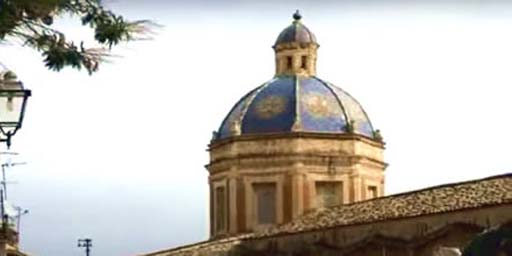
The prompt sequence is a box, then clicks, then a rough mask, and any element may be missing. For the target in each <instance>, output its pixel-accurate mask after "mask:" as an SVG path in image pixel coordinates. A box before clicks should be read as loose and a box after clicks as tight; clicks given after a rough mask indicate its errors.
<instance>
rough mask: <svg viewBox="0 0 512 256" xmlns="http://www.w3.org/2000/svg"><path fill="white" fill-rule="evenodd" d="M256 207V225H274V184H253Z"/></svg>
mask: <svg viewBox="0 0 512 256" xmlns="http://www.w3.org/2000/svg"><path fill="white" fill-rule="evenodd" d="M253 190H254V195H255V200H256V201H255V206H256V209H255V210H256V224H257V225H268V224H275V223H276V220H277V218H276V208H277V207H276V183H274V182H269V183H255V184H253Z"/></svg>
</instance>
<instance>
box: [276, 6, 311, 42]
mask: <svg viewBox="0 0 512 256" xmlns="http://www.w3.org/2000/svg"><path fill="white" fill-rule="evenodd" d="M293 19H294V21H293V23H292V24H291V25H290V26H288V27H286V28H285V29H284V30H283V31H282V32H281V33H280V34H279V36H278V37H277V40H276V42H275V44H274V46H276V45H278V44H281V43H292V42H297V43H314V44H317V42H316V37H315V35H314V34H313V33H312V32H311V31H310V30H309V29H308V28H307V27H306V26H304V24H302V22H301V21H300V20H301V19H302V16H301V15H300V13H299V11H297V12H295V14H293Z"/></svg>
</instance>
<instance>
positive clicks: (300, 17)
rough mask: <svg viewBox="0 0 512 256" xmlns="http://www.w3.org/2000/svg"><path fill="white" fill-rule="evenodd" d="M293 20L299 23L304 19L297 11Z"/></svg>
mask: <svg viewBox="0 0 512 256" xmlns="http://www.w3.org/2000/svg"><path fill="white" fill-rule="evenodd" d="M293 19H294V20H295V21H299V20H300V19H302V15H301V14H300V12H299V10H296V11H295V13H294V14H293Z"/></svg>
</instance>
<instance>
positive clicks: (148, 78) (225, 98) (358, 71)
mask: <svg viewBox="0 0 512 256" xmlns="http://www.w3.org/2000/svg"><path fill="white" fill-rule="evenodd" d="M181 2H184V1H124V0H117V1H115V2H114V3H110V4H109V5H110V6H111V7H112V8H114V10H116V11H118V12H120V13H123V14H124V15H125V16H126V17H128V18H131V19H141V18H142V19H152V20H154V21H156V22H158V23H159V24H161V25H163V27H162V28H161V29H158V31H157V32H158V34H157V35H156V36H155V39H154V40H152V41H144V42H134V43H130V44H126V45H122V46H120V47H117V48H115V49H114V52H113V53H114V54H117V55H120V56H122V57H119V58H115V59H113V60H112V63H106V64H104V65H103V66H101V70H100V72H99V73H97V74H95V75H93V76H88V75H87V74H86V72H81V73H79V72H77V71H75V70H71V69H66V70H63V71H62V72H60V73H55V72H51V71H48V70H46V69H45V68H44V66H43V64H42V62H41V57H40V56H39V54H38V53H36V52H35V51H33V50H31V49H26V48H22V47H19V46H17V45H16V44H12V45H1V46H0V61H1V62H2V63H3V64H4V65H6V66H7V67H9V68H10V69H12V70H14V71H15V72H16V73H17V74H18V77H19V78H20V80H22V81H23V82H24V84H25V86H26V87H28V88H30V89H32V90H33V97H32V98H31V99H30V102H29V103H28V108H27V112H26V120H25V123H24V127H23V129H22V130H20V131H19V133H18V134H17V135H16V136H15V137H14V138H13V147H12V150H13V151H16V152H20V153H21V156H20V157H18V159H17V160H20V161H27V162H29V164H28V165H26V166H23V167H17V168H13V169H11V170H10V171H9V173H8V178H9V179H10V180H13V181H17V184H12V185H10V186H9V197H10V199H12V201H14V202H15V203H16V204H18V205H21V206H22V207H24V208H28V209H29V210H30V214H28V215H26V216H24V217H23V219H22V237H21V245H22V248H23V249H24V250H25V251H27V252H29V253H30V254H32V255H41V256H55V255H70V256H71V255H84V252H83V250H82V249H79V248H76V240H77V239H78V238H83V237H91V238H92V239H93V246H94V247H93V248H92V255H94V256H118V255H119V256H121V255H123V256H124V255H135V254H137V253H143V252H150V251H154V250H159V249H165V248H170V247H174V246H178V245H182V244H187V243H191V242H197V241H201V240H205V239H207V238H208V220H207V219H208V202H207V200H208V190H207V188H208V183H207V172H206V170H205V168H204V165H205V164H207V162H208V154H207V152H206V148H207V144H208V142H209V140H210V138H211V134H212V131H213V130H216V129H218V127H219V125H220V123H221V121H222V120H223V118H224V116H225V115H226V114H227V113H228V111H229V110H230V108H231V107H232V106H233V104H235V103H236V101H237V100H238V99H239V98H240V97H242V96H243V95H244V94H245V93H246V92H248V91H249V90H251V89H253V88H255V87H256V86H258V85H260V84H262V83H263V82H265V81H267V80H270V79H271V78H272V76H273V75H274V56H273V50H272V48H271V46H272V44H273V43H274V41H275V39H276V37H277V35H278V34H279V32H280V31H281V30H282V29H283V28H285V27H286V26H288V25H289V24H290V23H291V21H292V19H291V15H292V13H293V12H294V11H295V9H300V10H301V12H302V14H303V22H304V24H305V25H306V26H307V27H308V28H309V29H310V30H312V31H313V32H314V33H315V35H316V37H317V39H318V42H319V44H320V45H321V47H320V48H319V52H318V54H319V58H318V76H319V77H320V78H322V79H324V80H327V81H330V82H332V83H334V84H335V85H337V86H339V87H341V88H343V89H345V90H346V91H348V92H349V93H350V94H351V95H352V96H354V97H355V98H356V99H357V100H358V101H359V102H360V103H361V104H362V105H363V107H364V108H365V110H366V112H367V113H368V115H369V116H370V119H371V120H372V122H373V125H374V127H376V128H378V129H380V130H381V131H382V135H383V136H384V139H385V141H386V143H387V146H386V147H387V149H386V151H385V159H386V161H387V162H388V163H389V164H390V166H389V168H388V169H387V171H386V193H387V194H393V193H397V192H403V191H408V190H413V189H419V188H424V187H428V186H433V185H438V184H442V183H449V182H456V181H464V180H468V179H476V178H483V177H487V176H492V175H496V174H501V173H506V172H510V170H511V169H512V162H511V161H510V148H509V147H510V145H512V137H511V135H510V134H509V133H510V131H512V121H511V118H510V117H509V115H510V110H511V109H512V101H511V100H510V99H509V97H510V96H509V95H511V92H512V73H511V71H510V70H511V67H512V5H509V4H507V3H506V2H505V1H485V2H484V1H425V2H422V1H390V2H384V1H364V3H365V4H361V2H362V1H342V2H341V3H339V1H275V2H270V1H268V2H267V1H254V3H253V2H252V1H237V2H235V1H206V0H205V1H190V2H188V4H187V5H184V4H182V3H181ZM427 2H428V3H429V4H426V3H427ZM214 3H215V4H214ZM58 24H59V25H60V28H62V30H64V31H66V32H67V33H68V34H69V36H72V37H73V38H78V39H80V38H87V36H90V32H88V30H87V29H86V28H81V27H80V26H79V23H78V22H70V19H69V18H66V19H64V20H60V21H59V22H58Z"/></svg>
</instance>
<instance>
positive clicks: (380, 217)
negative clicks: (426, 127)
mask: <svg viewBox="0 0 512 256" xmlns="http://www.w3.org/2000/svg"><path fill="white" fill-rule="evenodd" d="M510 223H512V174H506V175H502V176H496V177H490V178H486V179H483V180H475V181H469V182H464V183H459V184H447V185H443V186H438V187H433V188H427V189H423V190H419V191H414V192H409V193H404V194H398V195H392V196H387V197H381V198H376V199H372V200H367V201H362V202H357V203H353V204H348V205H340V206H336V207H332V208H329V209H319V210H314V211H312V212H310V213H307V214H306V215H304V216H303V217H300V218H298V219H297V220H296V221H293V222H291V223H289V224H285V225H282V226H279V227H276V228H271V229H268V230H265V231H261V232H256V233H249V234H242V235H238V236H233V237H230V238H225V239H215V240H211V241H206V242H203V243H199V244H195V245H189V246H184V247H181V248H175V249H171V250H165V251H161V252H155V253H152V254H146V256H190V255H195V256H199V255H214V256H215V255H217V256H228V255H249V256H251V255H287V256H299V255H343V256H359V255H361V256H363V255H364V256H373V255H375V256H402V255H403V256H433V255H436V254H435V253H436V252H437V251H438V250H440V249H441V248H458V249H462V248H464V247H465V246H466V245H468V244H469V242H470V241H471V240H472V239H473V238H474V237H475V236H476V235H478V234H479V233H481V232H482V231H483V230H484V229H486V228H489V227H494V226H499V225H504V224H510Z"/></svg>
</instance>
